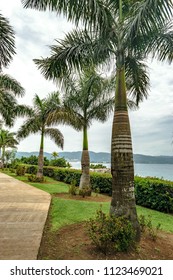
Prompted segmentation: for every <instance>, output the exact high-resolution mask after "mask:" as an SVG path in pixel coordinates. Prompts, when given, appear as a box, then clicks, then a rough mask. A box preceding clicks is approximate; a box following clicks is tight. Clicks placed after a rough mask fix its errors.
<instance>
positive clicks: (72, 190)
mask: <svg viewBox="0 0 173 280" xmlns="http://www.w3.org/2000/svg"><path fill="white" fill-rule="evenodd" d="M78 189H79V188H78V187H76V180H72V182H71V185H70V187H69V191H68V193H69V194H71V195H77V193H78Z"/></svg>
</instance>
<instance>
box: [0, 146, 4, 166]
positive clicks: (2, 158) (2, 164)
mask: <svg viewBox="0 0 173 280" xmlns="http://www.w3.org/2000/svg"><path fill="white" fill-rule="evenodd" d="M1 160H2V163H1V168H4V161H5V146H2V157H1Z"/></svg>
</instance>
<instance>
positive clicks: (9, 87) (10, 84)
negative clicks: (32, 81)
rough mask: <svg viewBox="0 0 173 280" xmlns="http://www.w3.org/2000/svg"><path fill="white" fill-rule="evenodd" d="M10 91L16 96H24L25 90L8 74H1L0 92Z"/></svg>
mask: <svg viewBox="0 0 173 280" xmlns="http://www.w3.org/2000/svg"><path fill="white" fill-rule="evenodd" d="M1 90H4V91H9V92H11V93H12V94H14V95H17V96H23V95H24V88H23V87H22V86H21V84H20V83H19V82H18V81H17V80H15V79H14V78H12V77H10V76H9V75H7V74H2V73H0V91H1Z"/></svg>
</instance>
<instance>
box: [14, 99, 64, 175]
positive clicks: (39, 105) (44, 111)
mask: <svg viewBox="0 0 173 280" xmlns="http://www.w3.org/2000/svg"><path fill="white" fill-rule="evenodd" d="M55 109H57V110H58V112H59V122H60V123H63V122H64V121H65V118H67V115H66V113H65V112H64V110H63V109H62V108H61V104H60V99H59V94H58V93H51V94H50V95H48V97H47V98H44V99H40V97H39V96H38V95H35V97H34V99H33V108H32V115H31V116H30V117H28V118H27V120H26V121H25V123H24V124H23V125H22V126H21V128H20V129H19V131H18V134H17V136H18V138H19V139H23V138H26V137H27V136H28V135H30V134H31V133H34V134H35V133H40V135H41V141H40V150H39V157H38V172H37V177H39V178H41V177H43V163H44V156H43V151H44V137H45V136H49V137H50V138H51V139H52V140H53V141H54V142H55V144H57V145H58V146H60V147H61V148H63V144H64V138H63V135H62V133H61V132H60V131H59V129H57V128H52V127H51V125H52V123H51V122H50V121H49V123H48V117H49V115H50V113H51V112H52V111H53V110H55Z"/></svg>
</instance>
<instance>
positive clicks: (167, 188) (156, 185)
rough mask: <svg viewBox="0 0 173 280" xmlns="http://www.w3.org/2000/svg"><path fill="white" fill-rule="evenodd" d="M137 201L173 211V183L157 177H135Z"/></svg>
mask: <svg viewBox="0 0 173 280" xmlns="http://www.w3.org/2000/svg"><path fill="white" fill-rule="evenodd" d="M135 195H136V203H137V204H139V205H141V206H144V207H148V208H151V209H155V210H158V211H161V212H166V213H173V183H172V182H170V181H164V180H161V179H157V178H141V177H136V178H135Z"/></svg>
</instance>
